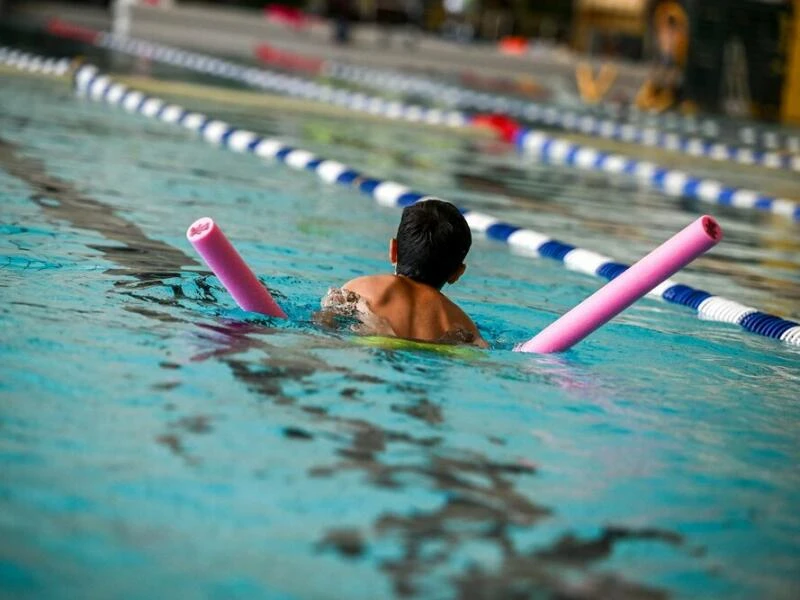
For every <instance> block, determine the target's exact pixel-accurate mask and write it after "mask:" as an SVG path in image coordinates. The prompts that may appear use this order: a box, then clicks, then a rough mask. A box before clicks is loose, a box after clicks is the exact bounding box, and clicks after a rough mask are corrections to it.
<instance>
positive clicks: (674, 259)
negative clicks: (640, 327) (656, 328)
mask: <svg viewBox="0 0 800 600" xmlns="http://www.w3.org/2000/svg"><path fill="white" fill-rule="evenodd" d="M721 239H722V228H721V227H720V226H719V224H718V223H717V222H716V221H715V220H714V219H713V218H712V217H709V216H708V215H706V216H703V217H700V218H699V219H697V220H696V221H695V222H693V223H691V224H690V225H689V226H688V227H686V228H685V229H683V230H682V231H679V232H678V233H676V234H675V235H674V236H672V237H671V238H670V239H668V240H667V241H666V242H664V243H663V244H661V245H660V246H659V247H658V248H656V249H655V250H653V251H652V252H651V253H650V254H648V255H647V256H645V257H644V258H642V259H641V260H640V261H639V262H637V263H636V264H634V265H632V266H631V267H629V268H628V269H627V270H626V271H625V272H623V273H622V274H620V275H619V276H617V277H616V278H614V279H613V280H611V281H609V282H608V283H607V284H606V285H604V286H603V287H602V288H600V289H599V290H597V291H596V292H595V293H594V294H592V295H591V296H589V297H588V298H587V299H586V300H584V301H583V302H581V303H580V304H579V305H578V306H576V307H575V308H573V309H572V310H571V311H569V312H568V313H567V314H565V315H564V316H563V317H561V318H560V319H558V320H557V321H556V322H555V323H553V324H551V325H549V326H548V327H546V328H545V329H543V330H542V331H541V332H539V333H538V334H537V335H536V336H535V337H533V338H532V339H530V340H528V341H527V342H525V343H524V344H522V345H520V346H518V347H517V348H515V350H516V351H517V352H538V353H548V352H562V351H564V350H567V349H569V348H571V347H572V346H574V345H575V344H577V343H578V342H580V341H581V340H582V339H583V338H585V337H586V336H588V335H589V334H591V333H592V332H593V331H595V330H597V329H598V328H600V327H602V326H603V325H605V324H606V323H607V322H608V321H610V320H611V319H613V318H614V317H615V316H617V315H618V314H619V313H621V312H622V311H623V310H625V309H626V308H628V307H629V306H630V305H631V304H633V303H634V302H636V300H638V299H639V298H641V297H642V296H644V295H645V294H647V293H648V292H649V291H650V290H652V289H653V288H655V287H656V286H657V285H658V284H660V283H662V282H663V281H664V280H666V279H667V278H669V277H670V276H671V275H673V274H675V273H676V272H678V271H679V270H680V269H682V268H683V267H685V266H686V265H688V264H689V263H690V262H692V261H693V260H694V259H695V258H697V257H698V256H700V255H701V254H703V253H704V252H705V251H706V250H708V249H709V248H712V247H713V246H715V245H716V244H717V242H719V241H720V240H721Z"/></svg>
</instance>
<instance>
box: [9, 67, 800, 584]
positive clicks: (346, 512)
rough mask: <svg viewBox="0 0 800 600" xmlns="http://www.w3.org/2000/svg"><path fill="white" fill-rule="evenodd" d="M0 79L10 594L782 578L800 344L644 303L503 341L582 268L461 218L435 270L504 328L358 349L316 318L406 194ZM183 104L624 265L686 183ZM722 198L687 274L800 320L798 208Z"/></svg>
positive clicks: (661, 223) (793, 544) (360, 127)
mask: <svg viewBox="0 0 800 600" xmlns="http://www.w3.org/2000/svg"><path fill="white" fill-rule="evenodd" d="M114 61H115V62H116V64H117V65H118V68H119V69H123V70H124V69H129V68H130V69H133V68H135V67H138V68H140V69H141V68H143V65H141V64H137V63H136V62H132V61H127V59H124V58H121V57H114ZM126 61H127V62H126ZM128 65H131V66H130V67H129V66H128ZM147 68H150V67H149V66H148V67H147ZM162 73H169V74H170V75H173V74H174V71H169V72H168V71H165V70H160V69H159V68H158V67H156V68H155V74H156V75H158V74H162ZM9 81H13V85H3V86H2V87H0V131H2V132H3V133H2V134H0V137H2V143H1V144H0V166H2V172H0V186H1V187H0V190H2V191H1V192H0V194H2V196H0V201H2V206H3V211H2V226H3V233H4V235H3V236H2V238H0V244H2V257H0V265H2V279H0V283H1V284H2V286H3V287H2V291H0V295H1V297H2V299H3V303H2V306H3V313H2V328H3V344H2V362H1V363H0V364H2V367H0V382H1V383H0V385H2V388H0V389H2V401H1V402H0V469H1V470H2V474H3V476H2V478H0V491H2V493H0V532H2V535H0V582H2V589H4V590H10V593H11V594H13V595H18V596H22V597H25V596H29V597H34V596H35V597H62V596H70V595H74V596H103V597H107V596H110V595H119V596H125V597H145V596H152V595H158V596H175V597H209V596H212V597H265V598H340V597H345V596H346V597H354V598H376V597H389V596H391V595H393V594H394V595H403V594H410V595H416V596H419V597H426V598H442V597H463V598H491V597H513V596H514V594H517V595H520V596H528V595H533V594H534V592H535V593H538V594H541V595H542V596H545V597H555V596H560V597H570V598H589V597H611V596H613V597H623V598H638V597H645V598H650V597H661V596H663V595H674V596H679V597H689V596H693V597H696V596H703V597H712V596H716V597H722V596H725V597H740V598H749V597H772V598H782V597H785V598H790V597H794V596H796V594H797V592H798V588H799V587H800V578H798V575H797V572H798V568H797V567H798V559H797V556H798V551H800V542H798V539H800V517H798V516H797V513H796V511H795V507H796V506H797V502H798V501H799V500H800V488H799V487H798V483H799V480H800V474H799V473H798V471H797V467H796V462H797V457H798V441H797V433H796V432H797V422H798V416H799V415H798V413H799V412H800V409H798V406H797V402H796V397H797V391H796V390H797V387H798V382H800V369H798V358H800V352H798V350H797V349H796V348H791V347H788V346H784V345H781V344H779V343H776V342H774V341H772V340H768V339H762V338H759V337H756V336H751V335H748V334H746V333H744V332H742V331H740V330H739V329H738V328H735V327H732V326H731V327H729V326H724V325H720V324H717V323H706V322H703V321H699V320H698V319H696V318H695V317H694V315H693V314H692V313H691V312H690V311H683V310H681V309H679V308H676V307H673V306H669V305H665V304H663V303H658V302H655V301H651V300H645V301H643V302H641V303H639V304H638V305H637V306H635V307H633V308H632V309H631V310H629V311H628V312H627V313H626V314H624V315H623V316H621V317H620V318H619V319H618V320H616V321H615V322H614V323H612V324H610V325H608V326H607V327H605V328H604V329H603V330H601V331H600V332H598V333H597V334H595V335H594V336H592V337H591V338H589V339H588V340H586V342H584V343H583V344H581V345H580V346H578V347H576V348H575V349H574V350H573V351H571V352H569V353H567V354H565V355H560V356H547V357H531V356H522V355H518V354H514V353H512V352H510V349H511V347H512V346H513V344H514V343H516V342H518V341H520V340H522V339H526V338H527V337H529V336H530V334H531V333H532V332H534V331H536V330H538V329H540V328H541V327H542V326H544V325H545V324H547V323H549V322H550V321H551V320H552V319H553V318H554V317H555V316H556V315H557V314H559V313H561V312H563V311H564V310H566V309H567V308H569V307H571V306H572V305H573V304H575V303H576V302H577V300H579V299H580V298H581V297H583V296H585V295H586V294H588V293H589V292H590V291H591V290H593V289H595V288H596V286H597V285H598V281H597V280H595V279H591V278H589V277H586V276H584V275H580V274H577V273H573V272H570V271H568V270H566V269H564V268H563V267H562V266H560V265H558V264H555V263H551V262H549V261H542V260H533V259H531V258H528V257H524V256H515V255H512V254H510V253H509V252H508V250H507V248H506V247H505V246H503V245H500V244H494V243H492V242H490V241H485V240H478V239H476V242H475V244H474V245H473V250H472V252H471V254H470V257H469V270H468V272H467V275H466V277H465V278H464V279H463V281H462V282H460V283H459V284H458V285H457V286H455V287H453V288H452V295H453V297H454V298H455V299H456V300H457V301H459V302H460V303H461V304H463V306H464V307H465V308H466V309H467V310H468V312H470V313H471V314H472V315H473V316H474V318H475V320H476V321H477V323H478V325H479V326H480V327H481V329H482V331H483V333H484V336H485V337H486V338H487V339H488V340H490V341H491V342H492V344H493V346H494V349H493V350H492V351H491V352H487V353H485V354H483V355H481V356H480V358H477V359H458V358H453V357H447V356H441V355H438V354H430V353H419V352H398V351H387V350H382V349H378V348H372V347H365V346H362V345H359V344H357V343H354V340H353V339H352V338H351V337H350V336H349V335H347V334H345V333H342V332H330V331H324V330H321V329H319V328H318V327H316V326H314V325H312V324H311V323H310V316H311V314H312V312H313V311H314V310H316V308H317V306H318V301H319V297H320V296H321V295H322V294H323V293H324V292H325V290H326V289H327V287H328V286H330V285H335V284H338V283H341V282H343V281H344V280H346V279H349V278H351V277H353V276H354V275H358V274H362V273H367V272H373V271H376V270H382V269H385V268H386V262H385V260H384V254H385V247H386V241H387V239H388V238H389V237H390V236H391V235H392V233H393V228H394V227H395V226H396V222H397V219H398V213H397V212H395V211H393V210H389V209H382V208H380V207H377V206H375V205H374V204H373V203H371V202H370V201H369V200H367V199H365V198H363V197H361V196H359V195H357V194H355V193H353V192H352V191H348V190H345V189H339V188H336V187H329V186H324V185H323V184H321V183H319V182H318V180H317V179H316V178H314V177H313V176H311V175H304V174H298V173H294V172H291V171H287V170H286V169H284V168H282V167H281V166H279V165H273V164H269V163H266V164H265V163H263V162H261V161H259V160H257V159H256V158H255V157H252V156H241V155H235V154H232V153H228V152H225V151H223V150H220V149H215V148H212V147H209V146H206V145H204V144H201V143H198V142H197V141H196V140H194V138H193V137H192V136H191V135H190V134H188V133H186V132H184V131H182V130H180V129H178V128H170V127H167V126H164V125H162V124H159V123H153V122H149V121H147V120H144V119H141V118H139V117H136V116H134V115H126V114H124V113H122V112H121V111H117V110H114V109H112V108H107V107H102V106H98V105H94V104H91V103H88V102H80V101H76V100H74V99H73V97H72V93H71V91H70V90H69V88H68V87H67V86H65V85H64V84H62V83H55V82H50V81H43V80H39V79H33V78H24V77H15V78H13V79H9ZM182 102H183V103H184V104H186V105H187V106H191V107H192V108H195V109H197V110H203V111H204V112H207V113H209V114H212V115H214V116H215V117H219V118H223V119H225V120H227V121H229V122H232V123H235V124H237V125H239V126H242V127H249V128H251V129H253V130H255V131H258V132H259V133H264V134H269V135H275V136H277V137H280V138H281V139H285V140H287V141H288V142H292V143H296V144H297V145H298V146H299V147H304V148H308V149H310V150H313V151H316V152H319V154H321V155H323V156H329V157H335V158H336V159H337V160H341V161H342V162H345V163H348V164H354V165H359V166H360V167H363V168H364V170H365V171H368V172H370V173H375V174H377V175H380V176H383V177H387V178H392V179H395V180H397V181H402V182H405V183H408V184H409V185H413V186H414V187H415V188H417V189H424V190H430V191H432V192H435V193H437V194H439V195H441V196H442V197H445V198H448V199H452V200H454V201H458V203H459V204H461V205H464V206H468V207H470V208H476V209H483V210H486V211H487V212H490V213H492V214H493V215H497V216H499V217H502V218H504V219H505V220H507V221H509V222H512V223H518V224H522V225H527V226H531V227H533V228H535V229H537V230H541V231H546V232H548V233H549V234H551V235H553V236H554V237H557V238H559V239H562V240H565V241H571V242H574V243H578V244H579V245H581V246H583V247H587V248H591V249H594V250H597V251H600V252H604V253H607V254H609V255H611V256H614V257H615V258H618V259H620V260H625V261H628V262H630V261H632V260H635V259H636V258H637V257H638V256H640V255H642V254H643V253H644V252H646V251H647V250H648V249H649V248H651V247H653V246H654V245H655V244H656V243H657V242H658V241H660V240H663V239H664V238H665V237H667V236H668V235H669V232H671V231H673V230H676V229H677V228H678V227H680V226H681V225H682V224H685V223H687V222H689V221H690V220H692V219H693V218H694V216H695V215H696V214H698V210H699V207H697V206H695V205H691V204H681V203H680V202H678V201H675V200H671V199H667V198H665V197H663V196H661V195H659V194H656V193H654V192H651V191H647V190H641V189H639V188H637V187H636V186H633V185H631V184H629V183H626V182H625V181H624V180H616V179H614V178H608V177H607V176H601V175H597V174H594V175H587V174H576V173H575V172H573V171H570V170H567V169H564V168H560V167H553V166H551V165H541V164H536V163H530V162H527V161H524V160H523V159H521V158H517V157H514V156H513V155H509V154H508V151H507V149H505V148H504V147H502V146H501V145H499V144H497V143H495V142H492V141H487V140H481V139H474V138H466V137H456V136H453V135H448V134H445V133H442V132H433V131H429V130H427V129H423V128H416V127H409V126H407V125H392V124H386V125H379V124H375V123H372V122H370V123H365V122H359V121H358V120H350V121H339V120H336V119H331V118H327V117H324V116H313V117H310V116H304V117H302V118H298V117H296V116H292V115H291V114H281V115H271V114H264V113H263V112H255V111H250V110H247V109H244V108H234V107H231V106H230V105H228V106H222V105H214V104H209V103H203V102H198V101H194V102H193V103H192V102H189V101H187V100H182ZM206 214H208V215H211V216H213V217H215V218H216V219H217V220H218V221H219V222H220V223H221V224H222V225H223V227H224V228H225V230H226V232H227V233H228V234H229V235H230V237H231V238H232V239H233V240H234V241H235V243H236V244H237V246H238V247H239V249H240V251H241V252H242V253H243V254H244V255H245V257H246V258H247V259H248V262H250V264H251V265H252V266H254V268H255V269H256V271H257V272H258V273H260V274H262V275H263V277H264V280H265V281H266V282H267V283H268V284H269V285H270V287H271V289H273V290H274V291H275V292H276V295H278V296H279V297H281V296H283V299H282V304H283V305H284V307H285V308H286V309H287V312H289V314H290V317H292V321H291V322H290V323H289V324H286V323H278V322H270V321H267V320H262V319H258V318H254V317H253V316H252V315H246V314H245V313H242V312H241V311H239V310H238V309H236V308H235V306H234V304H233V302H232V301H231V300H230V298H229V297H228V296H227V295H226V293H225V292H224V290H222V289H221V288H220V286H219V285H218V284H217V283H216V281H215V280H214V279H213V278H210V277H208V276H207V275H206V272H205V270H204V268H203V267H201V266H200V264H199V263H198V259H197V258H196V257H195V255H194V254H193V252H192V249H191V248H190V247H189V245H188V243H187V242H186V241H185V237H184V232H185V229H186V226H187V225H188V224H189V223H190V222H191V221H193V220H194V219H195V218H197V217H199V216H203V215H206ZM715 214H717V215H718V216H719V217H720V220H721V222H722V224H723V227H725V229H726V233H727V238H726V241H725V242H724V243H723V244H722V245H721V246H720V247H718V248H717V249H715V251H714V252H713V253H711V254H710V255H708V256H707V257H705V258H703V259H700V260H698V261H697V262H696V263H694V264H693V265H692V266H691V267H690V268H689V269H688V270H687V271H686V272H684V273H682V274H681V275H680V277H679V280H680V281H682V282H686V283H688V284H691V285H698V286H701V287H706V288H708V289H711V290H713V291H715V292H717V293H720V294H725V295H727V296H730V297H732V298H736V299H737V300H740V301H742V302H747V303H750V304H753V305H755V306H758V307H759V308H763V309H765V310H770V311H773V312H775V313H777V314H781V315H784V316H786V317H792V318H795V319H796V318H798V317H800V314H799V313H798V302H797V299H798V297H800V290H799V289H798V280H799V279H800V277H799V276H798V262H799V260H798V249H800V248H799V246H800V243H798V237H797V225H794V224H791V223H788V222H784V221H780V220H771V219H770V218H769V217H764V216H761V215H753V214H742V213H741V212H738V211H735V210H733V209H730V210H725V209H715Z"/></svg>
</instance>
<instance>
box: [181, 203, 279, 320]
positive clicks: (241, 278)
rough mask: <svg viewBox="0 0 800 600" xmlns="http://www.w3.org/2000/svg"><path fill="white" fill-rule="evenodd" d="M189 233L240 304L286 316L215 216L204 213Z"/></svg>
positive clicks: (252, 310) (258, 311) (266, 312)
mask: <svg viewBox="0 0 800 600" xmlns="http://www.w3.org/2000/svg"><path fill="white" fill-rule="evenodd" d="M186 237H187V238H189V241H190V242H191V243H192V245H193V246H194V248H195V250H197V252H199V253H200V256H202V257H203V260H204V261H206V264H207V265H208V266H209V268H210V269H211V270H212V271H213V272H214V275H216V276H217V278H218V279H219V280H220V281H221V282H222V285H224V286H225V289H226V290H228V292H229V293H230V295H231V296H233V299H234V300H236V304H238V305H239V307H240V308H243V309H244V310H249V311H251V312H257V313H261V314H264V315H268V316H270V317H280V318H282V319H285V318H286V313H285V312H283V310H281V307H280V306H278V305H277V303H276V302H275V300H273V299H272V296H271V295H270V293H269V291H268V290H267V288H265V287H264V284H262V283H261V282H260V281H259V280H258V279H257V278H256V276H255V275H254V274H253V271H251V270H250V267H248V266H247V264H245V262H244V260H243V259H242V257H241V256H239V253H238V252H237V251H236V248H234V247H233V244H231V243H230V242H229V241H228V238H226V237H225V234H224V233H222V230H221V229H220V228H219V225H217V224H216V223H214V221H213V220H212V219H209V218H208V217H203V218H202V219H198V220H197V221H195V222H194V223H192V225H191V226H190V227H189V230H188V231H187V232H186Z"/></svg>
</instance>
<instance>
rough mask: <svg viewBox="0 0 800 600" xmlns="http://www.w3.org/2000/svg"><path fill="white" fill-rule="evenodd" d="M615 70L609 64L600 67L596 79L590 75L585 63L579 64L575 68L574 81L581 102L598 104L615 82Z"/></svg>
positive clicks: (587, 64) (588, 66)
mask: <svg viewBox="0 0 800 600" xmlns="http://www.w3.org/2000/svg"><path fill="white" fill-rule="evenodd" d="M617 74H618V73H617V68H616V67H615V66H614V65H612V64H610V63H603V64H602V65H600V71H599V72H598V73H597V78H595V77H594V74H593V73H592V67H591V65H590V64H589V63H587V62H580V63H578V66H577V67H575V81H576V82H577V84H578V93H579V94H580V96H581V100H583V101H584V102H586V103H587V104H597V103H598V102H600V101H601V100H602V99H603V98H604V97H605V95H606V94H607V93H608V90H610V89H611V86H612V85H614V82H615V81H616V80H617Z"/></svg>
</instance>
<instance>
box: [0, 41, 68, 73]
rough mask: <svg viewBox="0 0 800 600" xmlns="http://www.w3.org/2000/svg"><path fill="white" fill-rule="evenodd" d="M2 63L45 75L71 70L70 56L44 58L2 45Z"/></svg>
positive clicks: (0, 59) (0, 54)
mask: <svg viewBox="0 0 800 600" xmlns="http://www.w3.org/2000/svg"><path fill="white" fill-rule="evenodd" d="M0 64H2V65H5V66H7V67H13V68H15V69H18V70H20V71H26V72H28V73H41V74H43V75H57V76H63V75H66V74H67V73H68V72H69V70H70V65H71V61H70V60H69V59H68V58H44V57H41V56H38V55H36V54H31V53H30V52H22V51H20V50H16V49H14V48H8V47H6V46H0Z"/></svg>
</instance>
